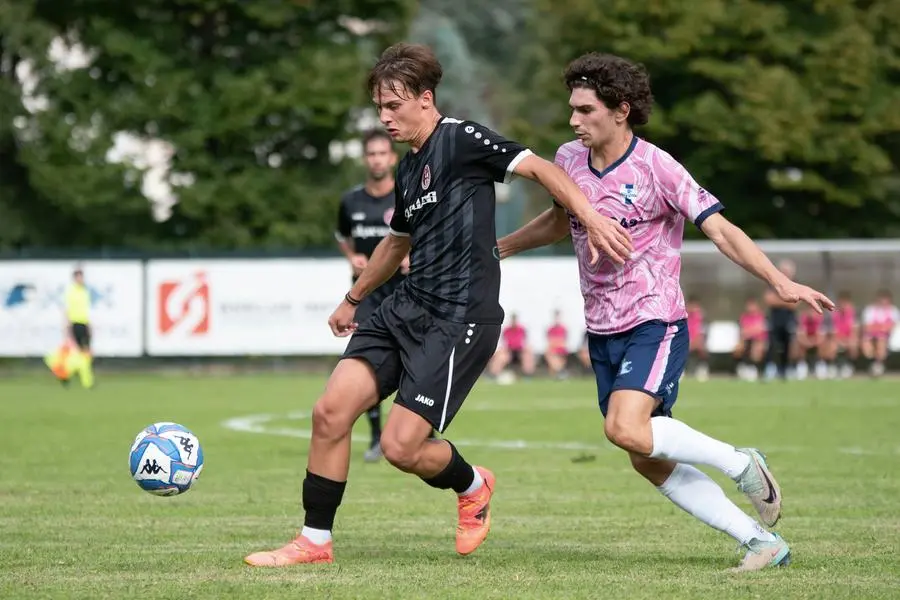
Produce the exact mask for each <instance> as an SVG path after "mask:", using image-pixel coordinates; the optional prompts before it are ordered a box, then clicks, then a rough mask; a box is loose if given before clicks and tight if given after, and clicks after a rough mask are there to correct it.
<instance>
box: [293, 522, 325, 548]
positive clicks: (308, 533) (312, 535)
mask: <svg viewBox="0 0 900 600" xmlns="http://www.w3.org/2000/svg"><path fill="white" fill-rule="evenodd" d="M300 535H302V536H303V537H305V538H306V539H308V540H309V541H311V542H312V543H313V544H316V545H319V546H321V545H322V544H325V543H328V542H330V541H331V532H330V531H329V530H327V529H313V528H312V527H306V526H305V525H304V526H303V530H302V531H301V532H300Z"/></svg>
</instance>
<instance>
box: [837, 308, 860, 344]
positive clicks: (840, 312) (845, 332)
mask: <svg viewBox="0 0 900 600" xmlns="http://www.w3.org/2000/svg"><path fill="white" fill-rule="evenodd" d="M831 319H832V323H833V324H834V334H835V335H836V336H837V337H839V338H842V339H846V338H850V337H853V329H854V328H855V327H856V309H855V308H853V307H852V306H844V307H841V308H838V309H837V310H836V311H834V313H833V314H832V317H831Z"/></svg>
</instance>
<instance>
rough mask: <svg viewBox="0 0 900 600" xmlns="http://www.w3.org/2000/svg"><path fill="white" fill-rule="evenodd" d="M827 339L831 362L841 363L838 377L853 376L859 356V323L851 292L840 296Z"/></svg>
mask: <svg viewBox="0 0 900 600" xmlns="http://www.w3.org/2000/svg"><path fill="white" fill-rule="evenodd" d="M827 337H828V344H829V348H828V356H829V360H831V361H838V362H839V363H840V365H839V366H838V369H837V372H838V375H839V376H840V377H842V378H847V377H850V376H852V375H853V365H854V364H855V363H856V359H857V357H858V356H859V323H858V321H857V318H856V307H855V306H854V304H853V298H852V296H851V295H850V292H846V291H845V292H841V293H840V294H839V295H838V301H837V308H836V309H835V311H834V312H833V313H832V315H831V328H830V331H829V332H828V335H827Z"/></svg>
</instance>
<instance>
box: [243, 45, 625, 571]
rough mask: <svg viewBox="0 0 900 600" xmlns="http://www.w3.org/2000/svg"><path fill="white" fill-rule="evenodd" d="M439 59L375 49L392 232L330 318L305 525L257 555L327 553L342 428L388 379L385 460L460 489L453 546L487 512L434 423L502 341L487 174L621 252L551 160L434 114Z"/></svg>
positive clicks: (611, 251) (323, 558) (471, 476)
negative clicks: (389, 148)
mask: <svg viewBox="0 0 900 600" xmlns="http://www.w3.org/2000/svg"><path fill="white" fill-rule="evenodd" d="M442 74H443V72H442V68H441V65H440V63H439V62H438V61H437V59H436V58H435V56H434V54H433V53H432V52H431V50H430V49H429V48H427V47H426V46H421V45H410V44H396V45H394V46H391V47H390V48H388V49H387V50H385V51H384V53H383V54H382V55H381V58H380V59H379V61H378V63H377V64H376V65H375V67H374V68H373V69H372V71H371V73H370V74H369V79H368V87H369V92H370V94H371V96H372V99H373V101H374V103H375V106H376V107H377V109H378V114H379V118H380V119H381V122H382V124H383V125H384V127H385V129H386V130H387V131H388V133H389V134H390V135H391V137H392V138H393V139H394V140H395V141H399V142H405V143H408V144H409V145H410V148H411V150H410V152H408V153H407V154H406V156H405V157H404V158H403V160H402V161H401V162H400V166H399V167H398V169H397V182H396V186H395V187H396V203H395V207H394V214H393V218H392V219H391V225H390V227H391V232H390V235H388V236H387V237H386V238H385V239H384V240H383V241H382V242H381V243H379V244H378V247H377V248H376V249H375V251H374V252H373V253H372V256H371V258H370V259H369V261H368V265H367V266H366V268H365V269H364V270H363V272H362V274H361V275H360V277H359V279H358V280H357V282H356V283H355V284H354V285H353V287H352V288H351V290H350V291H349V292H348V293H347V294H346V296H345V297H344V300H343V302H341V304H340V305H339V306H338V307H337V309H336V310H335V311H334V313H333V314H332V316H331V318H330V319H329V325H330V326H331V329H332V331H333V332H334V334H335V335H337V336H347V335H351V334H353V337H352V338H351V339H350V343H349V344H348V345H347V349H346V351H345V352H344V355H343V357H342V359H341V360H340V362H339V363H338V364H337V366H336V367H335V369H334V371H333V372H332V374H331V378H330V379H329V380H328V384H327V385H326V388H325V392H324V393H323V394H322V395H321V396H320V397H319V399H318V401H317V402H316V405H315V407H314V408H313V416H312V420H313V431H312V439H311V440H310V446H309V457H308V461H307V468H306V479H304V481H303V508H304V510H305V512H306V515H305V519H304V526H303V529H302V530H301V532H300V534H299V535H298V536H297V537H296V538H295V539H294V540H293V541H292V542H291V543H289V544H287V545H286V546H283V547H281V548H278V549H277V550H272V551H268V552H257V553H254V554H251V555H250V556H247V557H246V558H245V559H244V561H245V562H246V563H248V564H250V565H252V566H267V567H283V566H288V565H295V564H305V563H330V562H333V561H334V553H333V550H332V541H331V530H332V527H333V525H334V518H335V514H336V513H337V509H338V506H339V505H340V503H341V499H342V497H343V495H344V489H345V487H346V485H347V473H348V471H349V464H350V432H351V428H352V426H353V423H354V422H355V421H356V419H357V418H358V417H359V416H360V415H361V414H362V413H364V412H365V411H366V410H368V409H369V408H371V407H372V406H374V405H375V404H377V403H378V402H380V401H381V400H383V399H384V398H386V397H387V396H389V395H390V394H392V393H394V392H395V391H396V392H397V396H396V398H395V400H394V405H393V407H392V408H391V412H390V415H388V418H387V421H386V423H385V426H384V431H383V432H382V434H381V449H382V451H383V452H384V457H385V458H386V459H387V460H388V462H390V463H391V464H392V465H394V466H395V467H397V468H398V469H400V470H401V471H404V472H406V473H411V474H413V475H416V476H418V477H419V478H421V479H422V480H423V481H424V482H425V483H426V484H428V485H430V486H431V487H434V488H437V489H441V490H447V489H452V490H453V491H454V492H455V494H456V497H457V509H458V522H457V528H456V551H457V552H458V553H459V554H461V555H467V554H470V553H471V552H474V551H475V549H476V548H478V546H479V545H481V543H482V542H483V541H484V539H485V538H486V537H487V534H488V531H489V529H490V525H491V510H490V508H491V507H490V500H491V496H492V495H493V493H494V486H495V477H494V474H493V473H491V472H490V471H489V470H487V469H485V468H484V467H473V466H472V465H470V464H469V463H467V462H466V460H465V459H464V458H463V457H462V455H460V453H459V452H458V451H457V449H456V448H455V447H454V446H453V444H452V443H450V442H448V441H447V440H443V439H440V440H439V439H429V433H430V432H431V430H432V428H434V429H436V430H437V431H439V432H441V433H443V432H444V431H445V430H446V428H447V426H448V425H449V424H450V422H451V421H452V420H453V417H454V416H455V415H456V413H457V411H458V410H459V408H460V406H461V405H462V403H463V401H464V400H465V398H466V395H467V394H468V393H469V391H470V390H471V389H472V386H473V385H474V384H475V381H476V380H477V379H478V377H479V376H480V375H481V373H482V371H484V368H485V367H486V366H487V364H488V361H489V360H490V358H491V356H492V355H493V353H494V350H495V349H496V347H497V341H498V338H499V336H500V325H501V324H502V322H503V309H502V308H501V307H500V303H499V294H500V262H499V258H500V257H499V253H498V250H497V237H496V231H495V227H494V222H495V214H494V212H495V201H496V199H495V195H494V183H495V182H501V181H508V180H509V179H510V178H511V177H512V176H513V175H521V176H524V177H526V178H528V179H532V180H535V181H537V182H538V183H540V184H541V185H542V186H543V187H544V188H546V190H547V191H548V192H549V193H550V195H551V196H552V197H553V198H555V199H556V200H557V202H559V203H560V204H561V205H563V206H564V207H565V208H567V209H569V211H570V212H571V213H572V214H573V215H574V216H575V218H577V219H578V220H579V221H580V222H581V224H582V225H583V226H584V227H585V229H586V230H587V231H588V235H589V238H590V245H591V252H592V255H593V258H594V262H596V261H597V260H598V259H599V254H598V250H599V251H602V252H604V253H605V254H606V255H607V256H609V258H610V260H613V261H615V262H617V263H619V264H623V263H624V262H625V260H627V259H628V257H629V256H630V252H631V249H632V247H631V239H630V237H629V236H628V233H627V231H625V229H624V228H622V227H621V225H619V223H618V222H616V221H614V220H612V219H607V218H605V217H603V216H602V215H600V213H598V212H596V211H595V210H594V209H593V208H592V207H591V205H590V204H589V203H588V200H587V198H585V196H584V194H583V193H582V192H581V190H580V189H579V188H578V186H577V185H575V183H574V182H573V181H572V180H571V179H569V177H568V176H567V175H566V174H565V173H564V172H563V171H562V169H560V168H559V167H557V166H556V165H554V164H553V163H551V162H549V161H546V160H544V159H542V158H539V157H537V156H535V155H534V154H532V153H531V152H530V151H529V150H528V149H527V148H525V147H524V146H522V145H520V144H517V143H516V142H512V141H509V140H507V139H504V138H503V137H502V136H500V135H498V134H497V133H495V132H493V131H491V130H490V129H488V128H486V127H483V126H482V125H479V124H478V123H474V122H471V121H461V120H458V119H453V118H450V117H444V116H442V115H441V114H440V113H439V112H438V110H437V108H436V106H435V89H436V88H437V86H438V83H439V82H440V80H441V76H442ZM407 254H410V273H409V276H408V277H407V278H406V280H405V281H404V282H403V283H402V284H401V285H400V287H399V288H398V289H397V290H396V291H395V292H394V293H393V294H392V295H391V296H390V298H388V299H387V300H386V301H385V302H384V303H382V304H381V305H380V306H379V307H378V308H377V309H376V310H375V313H374V314H373V315H372V316H371V317H370V318H369V319H368V320H366V321H365V322H362V323H358V321H357V319H356V316H355V312H356V310H357V307H358V306H359V305H360V303H361V301H362V300H363V299H364V298H365V297H366V296H368V295H369V294H370V293H371V292H372V291H373V290H375V289H376V288H377V287H378V286H379V285H381V284H382V283H383V282H385V281H387V280H388V279H389V278H390V277H391V276H392V275H393V274H394V273H395V272H396V271H397V268H398V267H399V266H400V264H401V262H402V261H403V258H404V257H405V256H406V255H407Z"/></svg>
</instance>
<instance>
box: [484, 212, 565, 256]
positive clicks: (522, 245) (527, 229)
mask: <svg viewBox="0 0 900 600" xmlns="http://www.w3.org/2000/svg"><path fill="white" fill-rule="evenodd" d="M568 233H569V217H568V215H566V210H565V209H564V208H562V207H561V206H557V205H553V207H551V208H548V209H547V210H545V211H544V212H542V213H541V214H539V215H538V216H537V217H535V218H534V219H532V220H531V221H530V222H528V223H527V224H525V225H523V226H522V227H520V228H519V229H517V230H516V231H514V232H512V233H510V234H509V235H506V236H504V237H502V238H500V239H499V240H498V241H497V249H498V250H499V251H500V259H501V260H502V259H504V258H509V257H510V256H515V255H516V254H519V253H520V252H525V251H526V250H531V249H533V248H540V247H541V246H548V245H550V244H555V243H556V242H558V241H559V240H561V239H563V238H564V237H566V235H568Z"/></svg>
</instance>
